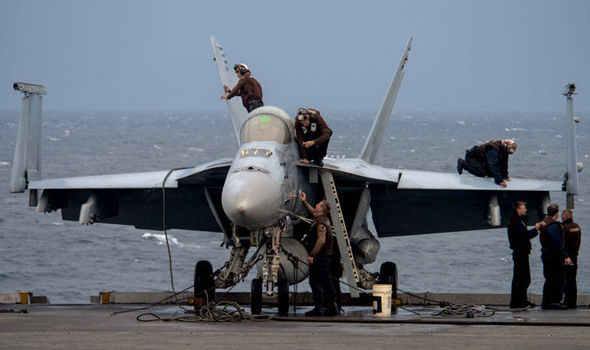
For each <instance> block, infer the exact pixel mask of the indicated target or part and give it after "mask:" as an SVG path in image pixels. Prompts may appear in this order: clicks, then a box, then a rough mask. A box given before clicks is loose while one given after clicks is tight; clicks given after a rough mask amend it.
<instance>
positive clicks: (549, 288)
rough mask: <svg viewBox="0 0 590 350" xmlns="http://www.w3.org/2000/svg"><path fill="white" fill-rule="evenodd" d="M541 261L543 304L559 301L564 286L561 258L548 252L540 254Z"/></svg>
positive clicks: (563, 270)
mask: <svg viewBox="0 0 590 350" xmlns="http://www.w3.org/2000/svg"><path fill="white" fill-rule="evenodd" d="M541 260H542V261H543V276H545V283H544V284H543V305H549V304H553V303H560V302H561V298H562V296H563V289H564V286H565V269H564V268H563V259H561V258H560V257H555V256H552V255H548V254H541Z"/></svg>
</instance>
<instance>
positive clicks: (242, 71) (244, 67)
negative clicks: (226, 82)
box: [234, 63, 250, 75]
mask: <svg viewBox="0 0 590 350" xmlns="http://www.w3.org/2000/svg"><path fill="white" fill-rule="evenodd" d="M234 71H235V72H236V73H237V72H240V74H241V75H244V74H246V73H247V72H249V71H250V68H248V66H247V65H245V64H244V63H236V64H234Z"/></svg>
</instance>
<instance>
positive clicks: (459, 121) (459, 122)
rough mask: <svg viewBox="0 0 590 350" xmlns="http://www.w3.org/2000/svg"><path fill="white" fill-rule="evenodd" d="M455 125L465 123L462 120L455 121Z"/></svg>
mask: <svg viewBox="0 0 590 350" xmlns="http://www.w3.org/2000/svg"><path fill="white" fill-rule="evenodd" d="M457 124H459V125H465V122H464V121H462V120H457Z"/></svg>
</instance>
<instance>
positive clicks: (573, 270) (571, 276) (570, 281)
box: [564, 258, 578, 307]
mask: <svg viewBox="0 0 590 350" xmlns="http://www.w3.org/2000/svg"><path fill="white" fill-rule="evenodd" d="M571 259H572V262H573V263H574V265H571V266H570V265H566V266H564V269H565V299H564V302H565V303H566V304H567V306H569V307H575V306H576V305H577V304H578V284H577V282H576V275H577V273H578V258H571Z"/></svg>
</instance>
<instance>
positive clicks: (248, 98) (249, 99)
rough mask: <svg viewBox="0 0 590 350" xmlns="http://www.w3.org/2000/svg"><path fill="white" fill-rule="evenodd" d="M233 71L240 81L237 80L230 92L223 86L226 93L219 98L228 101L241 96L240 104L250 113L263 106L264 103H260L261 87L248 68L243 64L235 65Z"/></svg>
mask: <svg viewBox="0 0 590 350" xmlns="http://www.w3.org/2000/svg"><path fill="white" fill-rule="evenodd" d="M234 71H235V72H236V74H237V75H238V78H239V79H240V80H238V83H237V84H236V86H234V88H233V89H231V90H230V88H229V87H228V86H227V85H224V86H223V89H224V90H225V92H226V93H225V94H223V95H221V98H222V99H224V100H229V99H230V98H232V97H234V96H241V97H242V104H243V105H244V107H246V109H247V110H248V112H252V111H253V110H255V109H256V108H258V107H261V106H264V103H263V102H262V87H261V86H260V83H259V82H258V81H257V80H256V79H254V77H253V76H252V74H251V73H250V69H249V68H248V66H246V65H245V64H243V63H239V64H236V65H235V66H234Z"/></svg>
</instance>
